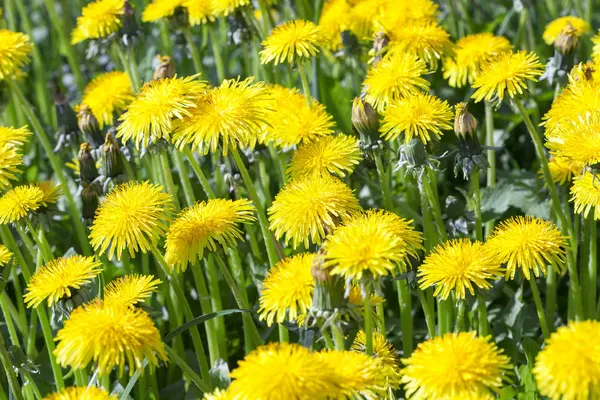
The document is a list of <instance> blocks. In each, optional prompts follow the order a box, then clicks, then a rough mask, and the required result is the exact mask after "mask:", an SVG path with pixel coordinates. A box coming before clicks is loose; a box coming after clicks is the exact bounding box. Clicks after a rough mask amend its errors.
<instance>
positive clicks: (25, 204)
mask: <svg viewBox="0 0 600 400" xmlns="http://www.w3.org/2000/svg"><path fill="white" fill-rule="evenodd" d="M43 198H44V192H42V190H41V189H40V188H39V187H37V186H33V185H23V186H17V187H15V188H13V189H11V190H9V191H8V192H6V193H4V196H2V197H0V224H2V225H5V224H8V223H9V222H17V221H18V220H20V219H21V218H23V217H25V216H27V214H29V213H30V212H32V211H35V210H37V209H38V208H39V207H40V206H41V205H42V199H43Z"/></svg>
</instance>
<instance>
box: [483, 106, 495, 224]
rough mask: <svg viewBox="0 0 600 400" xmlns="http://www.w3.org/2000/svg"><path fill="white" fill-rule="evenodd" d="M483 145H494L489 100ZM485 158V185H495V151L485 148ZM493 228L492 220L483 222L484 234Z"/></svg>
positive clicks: (491, 110)
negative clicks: (486, 167) (486, 166)
mask: <svg viewBox="0 0 600 400" xmlns="http://www.w3.org/2000/svg"><path fill="white" fill-rule="evenodd" d="M485 145H486V146H488V147H494V108H493V105H492V103H490V102H489V101H486V102H485ZM487 160H488V164H489V168H488V169H487V171H486V172H487V187H494V186H496V152H495V151H494V150H489V149H488V150H487ZM493 229H494V221H493V220H491V221H488V222H487V223H486V224H485V232H486V236H489V234H490V233H492V230H493Z"/></svg>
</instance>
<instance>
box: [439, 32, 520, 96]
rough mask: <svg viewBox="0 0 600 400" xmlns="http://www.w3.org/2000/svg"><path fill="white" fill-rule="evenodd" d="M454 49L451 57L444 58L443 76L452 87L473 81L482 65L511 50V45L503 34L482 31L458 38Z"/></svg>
mask: <svg viewBox="0 0 600 400" xmlns="http://www.w3.org/2000/svg"><path fill="white" fill-rule="evenodd" d="M454 50H455V54H454V56H453V57H447V58H446V59H444V78H445V79H448V83H449V84H450V86H452V87H463V86H465V85H466V84H467V83H468V84H472V83H473V82H474V81H475V78H477V77H478V76H479V73H480V71H481V68H482V67H483V66H484V65H486V64H488V63H489V62H490V61H492V60H493V59H494V58H495V57H497V56H498V55H500V54H502V53H505V52H507V51H511V50H512V45H511V44H510V42H509V41H508V39H506V38H505V37H503V36H494V35H493V34H491V33H489V32H484V33H476V34H473V35H467V36H465V37H462V38H460V39H459V40H458V41H457V42H456V47H455V48H454Z"/></svg>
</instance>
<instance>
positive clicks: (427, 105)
mask: <svg viewBox="0 0 600 400" xmlns="http://www.w3.org/2000/svg"><path fill="white" fill-rule="evenodd" d="M382 115H383V124H382V125H381V128H380V132H381V133H382V135H383V137H384V138H385V139H386V140H390V141H391V140H395V139H396V138H397V137H398V136H400V134H404V142H405V143H408V142H410V141H411V140H412V139H413V138H419V139H421V141H422V142H423V143H427V142H429V141H430V140H431V139H432V137H435V138H437V139H439V138H441V137H442V130H451V129H452V127H453V125H452V124H453V120H454V113H453V112H452V108H451V107H450V106H449V105H448V102H447V101H442V100H440V99H438V98H437V97H435V96H433V95H430V94H423V93H416V94H413V95H410V96H407V97H405V98H402V99H399V100H394V101H392V102H390V104H389V105H388V107H387V108H386V109H385V110H384V111H383V114H382Z"/></svg>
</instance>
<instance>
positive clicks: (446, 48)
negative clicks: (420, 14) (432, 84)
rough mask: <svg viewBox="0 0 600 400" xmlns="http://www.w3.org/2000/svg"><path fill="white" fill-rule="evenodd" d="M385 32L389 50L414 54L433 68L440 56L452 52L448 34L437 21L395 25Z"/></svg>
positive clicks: (435, 67) (442, 56)
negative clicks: (388, 41) (387, 37)
mask: <svg viewBox="0 0 600 400" xmlns="http://www.w3.org/2000/svg"><path fill="white" fill-rule="evenodd" d="M387 34H388V36H389V38H390V43H389V45H388V48H389V51H390V52H392V53H394V52H399V53H404V52H406V53H410V54H414V55H416V56H418V57H419V59H421V60H423V61H425V62H426V63H427V65H428V66H429V68H431V69H433V70H435V69H437V66H438V63H439V61H440V60H441V59H442V58H444V57H447V56H449V55H451V54H452V47H453V44H452V42H451V41H450V34H449V33H448V32H446V31H445V30H444V28H442V27H441V26H439V25H438V24H437V23H431V22H428V23H424V24H415V23H413V24H402V25H397V26H395V27H393V28H392V29H390V30H389V31H388V32H387Z"/></svg>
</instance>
